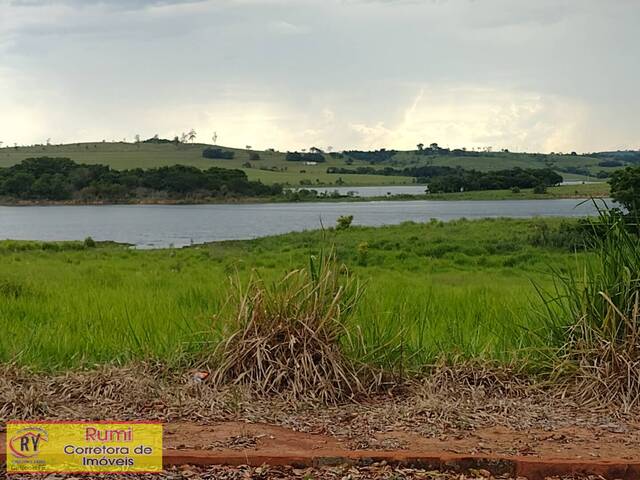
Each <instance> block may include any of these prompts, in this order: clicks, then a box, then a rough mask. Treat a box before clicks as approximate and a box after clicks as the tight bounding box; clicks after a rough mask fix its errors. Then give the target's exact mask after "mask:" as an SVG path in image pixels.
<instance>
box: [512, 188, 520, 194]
mask: <svg viewBox="0 0 640 480" xmlns="http://www.w3.org/2000/svg"><path fill="white" fill-rule="evenodd" d="M511 193H520V187H511Z"/></svg>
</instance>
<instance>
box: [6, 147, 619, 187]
mask: <svg viewBox="0 0 640 480" xmlns="http://www.w3.org/2000/svg"><path fill="white" fill-rule="evenodd" d="M206 146H207V145H203V144H179V145H174V144H147V143H141V144H132V143H120V142H119V143H111V142H105V143H102V142H100V143H79V144H68V145H51V146H46V145H40V146H31V147H18V148H13V147H5V148H2V149H0V167H7V166H10V165H14V164H16V163H19V162H20V161H22V160H24V159H25V158H29V157H37V156H50V157H67V158H70V159H71V160H73V161H75V162H77V163H88V164H104V165H109V166H111V167H113V168H115V169H119V170H122V169H127V168H151V167H158V166H169V165H175V164H184V165H193V166H196V167H199V168H207V167H211V166H217V167H223V168H239V169H242V170H244V171H245V172H246V173H247V175H248V176H249V179H250V180H260V181H262V182H264V183H267V184H273V183H280V184H283V185H291V186H299V185H300V182H301V181H305V182H310V184H311V185H318V186H330V185H337V184H340V181H342V182H344V184H345V185H394V184H408V183H412V181H413V179H412V178H410V177H399V176H398V177H396V176H383V175H341V174H328V173H326V171H327V167H331V166H337V167H350V168H355V167H358V166H369V164H368V163H366V162H360V161H354V162H353V164H352V165H347V164H346V163H345V161H344V159H337V158H331V157H329V156H327V157H326V158H327V162H326V163H322V164H318V165H304V164H300V163H296V162H287V161H286V160H285V153H282V152H269V151H260V152H257V153H259V154H260V160H257V161H250V160H249V155H250V153H251V151H249V150H244V149H228V150H233V151H234V152H235V158H233V159H232V160H214V159H206V158H203V157H202V150H203V149H204V148H205V147H206ZM224 148H226V147H224ZM600 161H601V159H598V158H595V157H589V156H582V155H580V156H572V155H538V154H527V153H508V152H507V153H502V152H495V153H484V154H482V156H479V157H458V156H455V155H447V156H429V155H417V154H416V153H415V152H398V153H397V154H396V155H395V156H394V157H393V159H392V160H391V161H390V162H389V163H385V164H382V165H378V166H377V168H384V167H385V166H393V167H395V168H403V167H410V166H420V165H427V164H432V165H446V166H460V167H463V168H466V169H476V170H481V171H489V170H500V169H508V168H513V167H522V168H545V167H548V166H552V167H555V168H564V167H570V166H573V167H585V168H587V169H588V170H589V171H590V172H591V173H592V174H594V175H595V174H596V173H597V172H599V171H600V170H604V171H609V172H610V171H613V170H615V169H614V168H607V167H600V166H598V165H597V164H598V162H600ZM247 162H249V163H251V168H247V167H246V166H244V165H245V164H246V163H247ZM562 175H563V176H564V177H565V179H566V180H589V179H591V180H593V178H591V177H583V176H581V175H575V174H570V173H562ZM339 179H340V180H339Z"/></svg>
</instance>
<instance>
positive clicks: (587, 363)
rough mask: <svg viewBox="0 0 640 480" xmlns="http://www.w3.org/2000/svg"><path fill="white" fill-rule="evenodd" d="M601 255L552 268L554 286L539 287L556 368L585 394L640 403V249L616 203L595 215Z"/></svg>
mask: <svg viewBox="0 0 640 480" xmlns="http://www.w3.org/2000/svg"><path fill="white" fill-rule="evenodd" d="M592 227H593V231H594V235H593V236H592V238H593V239H594V244H593V245H594V246H595V255H592V256H586V257H582V258H583V260H582V261H581V262H580V264H579V265H578V268H577V269H576V270H570V272H569V273H568V274H565V273H563V272H561V271H560V270H557V269H555V268H554V269H553V270H552V271H553V273H554V279H555V288H554V290H553V291H552V292H550V293H546V292H542V291H541V295H542V298H543V300H544V301H545V304H546V306H547V308H546V310H545V311H544V312H543V316H544V319H545V320H546V323H547V325H548V326H549V327H550V328H549V329H548V330H549V331H550V332H551V338H550V339H549V342H550V343H551V344H552V345H556V346H558V347H557V356H558V358H557V360H556V367H555V368H556V370H555V372H554V373H555V374H556V376H557V378H558V379H560V380H561V381H562V380H567V379H568V380H569V381H571V382H573V381H577V386H578V392H579V395H581V396H582V397H583V399H584V400H585V401H597V402H598V403H600V404H601V405H603V406H607V407H608V406H610V405H612V404H616V405H618V406H622V407H623V408H624V409H626V410H630V409H633V408H635V407H637V406H638V405H640V307H639V305H640V249H639V248H638V241H639V239H638V236H637V235H636V234H634V233H631V232H630V231H629V229H628V228H627V225H626V223H625V218H624V216H623V215H622V214H621V213H620V212H619V211H616V210H603V211H601V212H600V217H599V218H598V219H596V220H593V221H592Z"/></svg>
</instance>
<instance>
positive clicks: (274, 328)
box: [212, 254, 375, 404]
mask: <svg viewBox="0 0 640 480" xmlns="http://www.w3.org/2000/svg"><path fill="white" fill-rule="evenodd" d="M235 288H236V292H237V302H238V303H237V309H236V312H235V317H234V318H233V319H232V323H233V329H234V331H233V333H232V334H231V335H230V336H228V338H227V339H226V340H225V341H223V342H222V343H221V344H220V345H219V347H218V349H217V350H216V352H215V355H214V358H215V360H214V361H215V362H216V368H214V370H213V374H212V381H213V382H214V383H215V384H218V385H221V384H229V383H231V384H236V385H242V386H246V387H249V388H251V389H252V390H254V391H255V392H258V393H260V394H265V395H271V394H278V395H281V394H284V395H285V396H287V397H289V398H291V399H292V400H301V399H305V400H312V401H320V402H323V403H329V404H331V403H336V402H338V401H342V400H345V399H348V398H353V397H354V396H356V395H358V394H363V393H366V392H368V391H369V390H370V389H371V388H373V387H374V386H375V381H372V383H368V382H367V381H366V377H367V373H368V372H369V370H368V368H367V367H365V366H364V365H358V364H357V362H355V361H353V360H351V359H350V358H348V356H347V355H345V353H344V351H343V348H344V347H345V346H348V345H349V344H350V343H351V342H352V337H351V334H350V333H349V331H348V329H347V321H348V319H349V317H350V316H351V314H352V312H353V311H354V309H355V307H356V305H357V303H358V301H359V299H360V298H361V290H360V288H359V285H358V282H357V281H356V280H355V279H354V278H353V277H352V276H351V275H349V273H348V272H347V271H346V269H345V267H344V266H341V265H339V264H338V262H337V261H336V258H335V255H334V254H329V255H321V256H320V257H319V258H318V259H315V258H311V260H310V264H309V267H308V268H307V269H300V270H295V271H292V272H290V273H289V274H288V275H286V276H285V277H284V278H283V279H282V280H280V281H279V282H276V283H267V282H265V281H264V280H263V279H261V278H259V277H256V276H254V277H252V279H251V280H250V281H249V282H248V284H247V285H246V286H244V287H243V286H242V285H241V284H240V282H236V284H235ZM370 381H371V380H370Z"/></svg>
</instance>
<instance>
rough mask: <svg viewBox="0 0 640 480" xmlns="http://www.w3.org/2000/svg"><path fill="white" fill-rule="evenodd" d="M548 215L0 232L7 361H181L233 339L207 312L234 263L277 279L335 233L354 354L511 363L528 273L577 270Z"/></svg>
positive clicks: (223, 294) (376, 358)
mask: <svg viewBox="0 0 640 480" xmlns="http://www.w3.org/2000/svg"><path fill="white" fill-rule="evenodd" d="M540 222H542V220H506V219H495V220H482V221H454V222H447V223H442V222H431V223H427V224H412V223H407V224H404V225H398V226H389V227H383V228H363V227H353V226H352V227H350V228H348V229H346V230H341V231H331V232H329V234H330V235H329V237H330V238H327V235H328V234H327V232H325V233H321V232H301V233H292V234H287V235H282V236H277V237H269V238H263V239H258V240H253V241H242V242H227V243H218V244H212V245H207V246H197V247H193V248H188V249H180V250H172V249H167V250H159V251H132V250H127V249H124V248H119V247H116V246H113V245H100V244H99V245H97V246H96V248H90V249H85V248H83V247H82V246H81V245H78V246H77V247H78V248H67V247H69V246H68V245H66V244H65V245H61V246H60V248H57V249H55V250H47V249H43V248H42V245H38V246H37V248H26V247H27V246H28V247H31V246H32V245H27V246H25V249H22V247H23V246H24V245H23V244H22V243H21V242H0V284H1V285H2V286H0V290H2V292H4V293H0V328H2V330H1V331H2V334H0V362H10V361H14V362H17V363H19V364H22V365H28V366H33V367H36V368H39V369H63V368H77V367H84V366H92V365H95V364H97V363H126V362H129V361H131V360H140V359H142V360H145V359H160V360H162V361H163V362H165V363H170V364H171V363H178V364H181V363H182V362H183V361H187V360H190V359H192V358H194V357H195V356H197V355H198V353H199V352H201V351H202V349H203V348H204V347H205V344H206V345H210V343H211V342H213V343H217V342H220V341H221V340H222V339H224V338H225V334H226V333H225V332H226V331H227V329H225V328H218V329H214V330H212V329H211V318H212V317H213V316H214V315H220V316H221V317H224V318H229V319H231V318H233V316H232V310H231V304H229V302H227V298H228V296H229V288H228V281H227V279H228V277H229V275H230V274H232V273H233V272H236V271H237V272H238V275H239V278H240V279H241V280H242V282H243V285H247V282H248V281H249V277H250V275H251V271H252V270H253V269H255V270H257V271H258V272H259V273H260V276H261V277H262V278H263V280H264V282H266V283H267V284H271V283H273V282H277V281H279V280H281V279H282V277H283V275H284V273H285V272H289V271H291V270H296V269H300V268H302V267H304V266H305V265H306V263H307V262H308V258H309V255H310V254H316V253H317V252H318V250H319V249H320V248H322V246H323V245H324V246H325V247H326V245H327V244H329V243H331V244H335V246H336V256H337V259H338V260H339V262H340V263H344V264H346V265H347V266H348V267H349V270H350V271H351V272H353V273H354V274H355V275H357V276H358V278H359V279H361V281H362V282H363V283H365V284H366V291H365V292H364V294H363V296H362V301H361V302H360V303H359V304H358V306H357V307H356V308H355V309H354V311H353V312H352V314H351V315H350V316H349V318H348V321H347V323H348V327H349V329H350V332H352V334H353V335H361V337H360V338H361V339H362V340H361V341H360V342H355V341H354V342H353V343H352V344H350V343H348V342H347V343H346V344H345V345H344V349H345V352H346V353H347V355H349V356H350V357H352V358H355V359H361V360H363V359H364V360H366V361H371V362H372V363H374V364H376V365H378V366H383V367H385V368H389V369H396V370H397V369H418V368H420V367H421V366H422V365H425V364H428V363H431V362H434V361H435V360H437V359H438V358H439V357H441V356H442V355H450V356H456V357H464V358H475V357H481V358H486V359H492V360H497V361H505V362H509V361H511V360H512V359H513V358H514V356H521V355H522V354H521V353H520V352H521V350H522V349H523V348H528V347H530V346H531V345H532V341H531V339H530V337H529V336H528V335H527V329H537V330H540V328H541V327H540V325H539V322H540V319H539V318H535V319H532V318H529V317H528V316H527V315H526V313H527V310H529V309H530V301H531V297H535V295H536V293H535V290H534V289H533V287H532V285H531V282H530V279H531V278H534V279H536V280H537V281H538V282H540V283H541V284H542V285H543V286H546V287H548V286H550V282H549V279H548V278H546V276H545V275H544V273H543V272H544V271H545V270H546V269H547V267H546V266H547V264H549V263H552V264H555V265H557V266H558V268H559V269H560V268H562V269H564V270H568V269H570V268H572V256H571V255H570V254H569V253H568V252H567V251H566V249H561V248H556V247H549V246H545V245H542V244H539V242H538V243H535V244H533V243H532V242H531V237H532V236H533V234H534V233H535V231H536V229H537V227H536V225H539V224H540ZM544 222H548V223H549V225H550V226H552V227H553V228H555V227H556V226H557V225H559V224H560V221H559V220H558V221H556V220H553V219H549V220H544ZM364 242H366V243H367V245H368V246H367V254H366V259H365V260H366V261H363V259H362V252H361V250H362V249H361V248H360V249H359V246H360V245H361V244H363V243H364ZM579 256H580V257H582V256H584V254H579ZM538 302H539V300H538ZM358 332H360V333H358Z"/></svg>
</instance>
